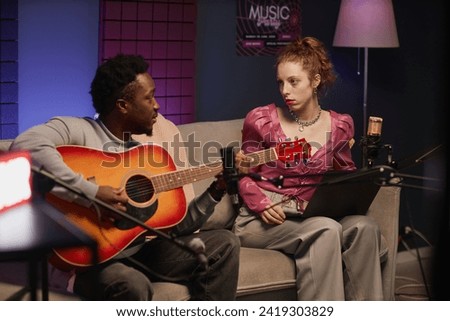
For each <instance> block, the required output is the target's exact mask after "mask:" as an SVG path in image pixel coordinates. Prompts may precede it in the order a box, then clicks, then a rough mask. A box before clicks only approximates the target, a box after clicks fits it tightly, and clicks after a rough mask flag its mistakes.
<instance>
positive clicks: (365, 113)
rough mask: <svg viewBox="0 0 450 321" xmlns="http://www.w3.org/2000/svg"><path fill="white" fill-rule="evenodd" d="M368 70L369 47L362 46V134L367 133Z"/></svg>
mask: <svg viewBox="0 0 450 321" xmlns="http://www.w3.org/2000/svg"><path fill="white" fill-rule="evenodd" d="M368 71H369V48H367V47H365V48H364V94H363V135H366V134H367V83H368Z"/></svg>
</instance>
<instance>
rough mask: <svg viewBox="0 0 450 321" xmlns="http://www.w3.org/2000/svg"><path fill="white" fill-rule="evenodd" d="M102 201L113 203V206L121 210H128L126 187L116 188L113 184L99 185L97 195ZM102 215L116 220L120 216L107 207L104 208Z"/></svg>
mask: <svg viewBox="0 0 450 321" xmlns="http://www.w3.org/2000/svg"><path fill="white" fill-rule="evenodd" d="M95 197H96V198H98V199H99V200H100V201H103V202H105V203H106V204H109V205H111V206H112V207H114V208H116V209H118V210H119V211H122V212H126V210H127V203H128V197H127V196H126V194H125V188H123V187H122V188H114V187H111V186H99V189H98V191H97V195H95ZM102 214H103V215H102V216H104V215H106V216H107V217H108V219H110V220H111V221H114V219H116V218H118V217H117V215H116V214H114V213H113V212H111V211H108V210H107V209H103V208H102Z"/></svg>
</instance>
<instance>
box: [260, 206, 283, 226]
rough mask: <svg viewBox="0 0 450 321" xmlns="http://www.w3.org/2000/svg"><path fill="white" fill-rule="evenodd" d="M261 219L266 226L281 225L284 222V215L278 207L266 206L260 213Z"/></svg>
mask: <svg viewBox="0 0 450 321" xmlns="http://www.w3.org/2000/svg"><path fill="white" fill-rule="evenodd" d="M261 219H262V220H263V221H264V223H267V224H276V225H279V224H282V223H283V222H284V221H285V220H286V215H285V214H284V212H283V209H282V208H281V206H280V205H275V206H274V205H268V206H267V207H266V209H265V210H264V211H263V212H262V213H261Z"/></svg>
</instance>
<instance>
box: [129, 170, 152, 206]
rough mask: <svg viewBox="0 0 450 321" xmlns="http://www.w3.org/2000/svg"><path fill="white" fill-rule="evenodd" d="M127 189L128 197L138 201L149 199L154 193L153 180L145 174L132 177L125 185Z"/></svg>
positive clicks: (142, 201)
mask: <svg viewBox="0 0 450 321" xmlns="http://www.w3.org/2000/svg"><path fill="white" fill-rule="evenodd" d="M125 191H126V192H127V194H128V197H129V198H130V199H132V200H133V201H135V202H136V203H144V202H147V201H149V200H150V199H151V198H152V196H153V193H154V189H153V184H152V182H151V180H150V179H148V178H147V177H145V176H143V175H135V176H133V177H131V178H130V179H129V180H128V181H127V183H126V185H125Z"/></svg>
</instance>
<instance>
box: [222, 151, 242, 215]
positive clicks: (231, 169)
mask: <svg viewBox="0 0 450 321" xmlns="http://www.w3.org/2000/svg"><path fill="white" fill-rule="evenodd" d="M220 152H221V154H222V163H223V177H224V179H225V182H226V183H227V193H228V195H229V196H230V199H231V203H232V204H233V207H234V208H235V209H236V208H237V206H238V205H239V189H238V172H237V170H236V166H235V164H234V157H235V155H234V149H233V147H225V148H222V149H221V150H220Z"/></svg>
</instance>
